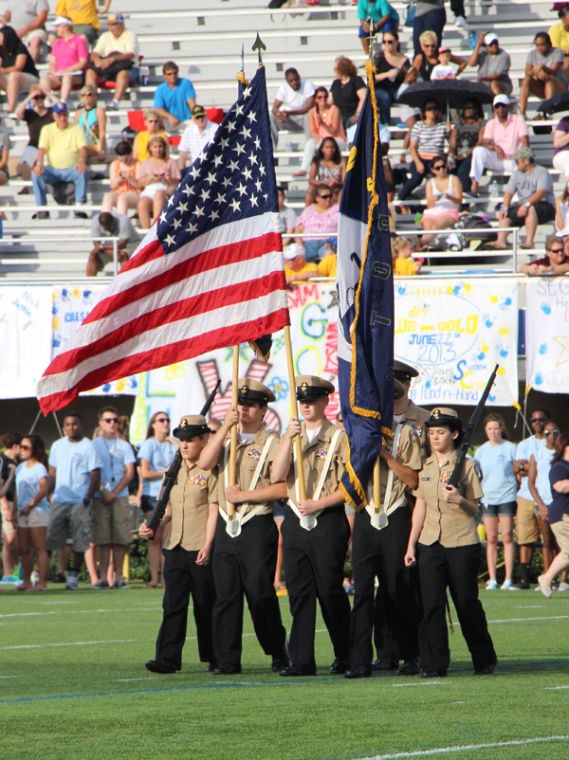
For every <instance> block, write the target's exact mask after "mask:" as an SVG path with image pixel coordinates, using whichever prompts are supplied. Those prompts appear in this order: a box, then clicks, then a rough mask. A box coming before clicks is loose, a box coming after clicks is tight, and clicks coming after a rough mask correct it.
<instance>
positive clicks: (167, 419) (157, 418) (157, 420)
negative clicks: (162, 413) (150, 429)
mask: <svg viewBox="0 0 569 760" xmlns="http://www.w3.org/2000/svg"><path fill="white" fill-rule="evenodd" d="M155 422H170V418H169V417H156V420H155Z"/></svg>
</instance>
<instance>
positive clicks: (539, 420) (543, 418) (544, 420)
mask: <svg viewBox="0 0 569 760" xmlns="http://www.w3.org/2000/svg"><path fill="white" fill-rule="evenodd" d="M530 422H531V423H532V425H533V423H534V422H546V418H545V417H532V419H531V420H530Z"/></svg>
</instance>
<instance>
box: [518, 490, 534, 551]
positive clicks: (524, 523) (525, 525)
mask: <svg viewBox="0 0 569 760" xmlns="http://www.w3.org/2000/svg"><path fill="white" fill-rule="evenodd" d="M517 503H518V510H517V512H516V522H515V525H516V543H518V544H520V545H521V546H525V545H526V544H535V542H536V541H538V540H539V529H538V527H537V514H536V511H535V510H536V505H535V503H534V502H533V501H529V499H522V497H521V496H518V499H517Z"/></svg>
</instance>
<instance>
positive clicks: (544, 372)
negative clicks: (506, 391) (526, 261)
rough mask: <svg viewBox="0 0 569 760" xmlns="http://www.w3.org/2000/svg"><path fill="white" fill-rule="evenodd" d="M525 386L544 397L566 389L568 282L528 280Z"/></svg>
mask: <svg viewBox="0 0 569 760" xmlns="http://www.w3.org/2000/svg"><path fill="white" fill-rule="evenodd" d="M526 375H527V383H528V385H530V386H531V387H532V388H534V389H535V390H536V391H542V392H543V393H567V390H568V388H569V279H568V278H567V277H532V278H529V277H528V282H527V285H526Z"/></svg>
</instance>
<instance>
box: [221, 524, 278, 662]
mask: <svg viewBox="0 0 569 760" xmlns="http://www.w3.org/2000/svg"><path fill="white" fill-rule="evenodd" d="M225 525H226V524H225V521H224V520H222V519H219V520H218V521H217V529H216V534H215V551H214V552H213V558H212V568H213V577H214V580H215V591H216V597H215V605H214V608H213V651H214V653H215V660H216V662H217V664H218V666H220V667H223V666H227V667H231V668H233V667H235V668H236V667H239V666H240V665H241V649H242V641H241V639H242V634H243V595H245V598H246V599H247V605H248V607H249V612H250V613H251V618H252V620H253V626H254V628H255V633H256V635H257V639H258V640H259V644H260V645H261V646H262V648H263V651H264V652H265V654H268V655H271V656H273V657H283V656H284V652H285V645H286V631H285V629H284V626H283V624H282V620H281V611H280V607H279V600H278V599H277V595H276V592H275V587H274V585H273V583H274V578H275V567H276V562H277V542H278V531H277V527H276V525H275V522H274V520H273V517H272V515H257V516H256V517H252V518H251V519H250V520H249V521H248V522H246V523H245V525H242V526H241V534H240V535H239V536H237V537H236V538H231V537H230V536H229V535H228V534H227V531H226V529H225Z"/></svg>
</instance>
